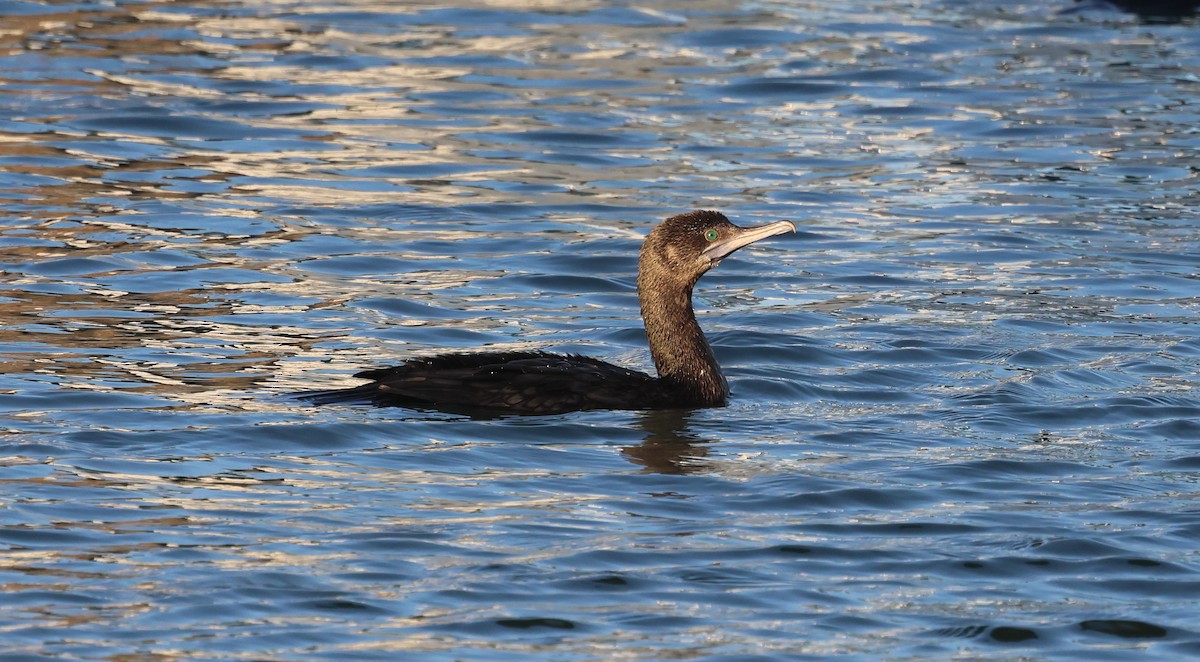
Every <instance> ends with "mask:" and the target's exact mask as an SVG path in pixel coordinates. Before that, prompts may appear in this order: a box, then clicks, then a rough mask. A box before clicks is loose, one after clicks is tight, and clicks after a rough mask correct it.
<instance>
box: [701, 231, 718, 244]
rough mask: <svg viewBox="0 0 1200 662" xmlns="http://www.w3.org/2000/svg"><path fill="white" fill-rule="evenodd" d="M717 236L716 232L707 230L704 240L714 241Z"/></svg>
mask: <svg viewBox="0 0 1200 662" xmlns="http://www.w3.org/2000/svg"><path fill="white" fill-rule="evenodd" d="M718 236H719V235H718V234H717V231H716V230H709V231H707V232H705V233H704V238H705V239H707V240H709V241H716V240H717V237H718Z"/></svg>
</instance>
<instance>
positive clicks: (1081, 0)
mask: <svg viewBox="0 0 1200 662" xmlns="http://www.w3.org/2000/svg"><path fill="white" fill-rule="evenodd" d="M1108 8H1113V9H1119V10H1121V11H1126V12H1129V13H1131V14H1137V15H1138V16H1139V17H1141V18H1144V19H1157V20H1167V21H1169V20H1180V19H1182V18H1184V17H1187V16H1192V15H1194V14H1195V13H1196V10H1197V9H1198V8H1200V0H1076V5H1075V6H1074V7H1072V8H1071V9H1069V10H1067V11H1068V12H1076V11H1081V10H1084V9H1108Z"/></svg>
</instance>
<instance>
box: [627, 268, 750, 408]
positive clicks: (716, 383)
mask: <svg viewBox="0 0 1200 662" xmlns="http://www.w3.org/2000/svg"><path fill="white" fill-rule="evenodd" d="M655 285H656V283H653V282H646V280H645V279H643V278H639V279H638V300H639V302H640V303H641V307H642V320H643V321H644V322H645V324H646V338H647V340H649V343H650V357H651V358H652V359H654V367H655V368H657V369H658V377H659V379H660V380H662V381H663V382H665V383H667V384H669V385H670V386H671V387H672V388H674V389H678V390H680V391H682V392H685V393H687V395H688V396H689V398H690V399H691V400H692V401H694V403H695V404H697V405H719V404H724V402H725V398H726V397H727V396H728V395H729V384H728V382H726V381H725V375H724V374H722V372H721V366H720V365H718V364H717V359H716V356H714V355H713V350H712V347H711V346H710V345H709V344H708V339H706V338H705V337H704V331H703V330H702V329H701V328H700V324H699V323H697V322H696V313H695V312H694V311H693V309H692V288H691V286H688V287H684V288H681V287H678V286H676V287H671V286H667V287H656V286H655Z"/></svg>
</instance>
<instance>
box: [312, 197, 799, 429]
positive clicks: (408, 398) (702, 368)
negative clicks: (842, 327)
mask: <svg viewBox="0 0 1200 662" xmlns="http://www.w3.org/2000/svg"><path fill="white" fill-rule="evenodd" d="M795 230H796V226H795V225H793V224H792V223H791V221H777V222H775V223H770V224H768V225H762V226H758V227H747V228H743V227H738V226H736V225H734V224H733V223H730V222H729V219H727V218H725V216H724V215H723V214H720V213H719V212H715V211H693V212H689V213H686V214H680V215H678V216H672V217H670V218H668V219H666V220H665V221H663V222H662V223H660V224H659V225H658V226H657V227H656V228H654V230H652V231H651V232H650V234H649V235H648V236H647V237H646V240H645V241H644V242H643V243H642V251H641V255H640V257H639V258H638V276H637V292H638V301H639V303H640V304H641V311H642V320H643V322H644V323H645V327H646V338H647V339H648V340H649V343H650V357H651V358H652V359H653V361H654V367H655V368H656V369H657V371H658V376H657V377H655V376H651V375H648V374H646V373H644V372H638V371H635V370H629V369H626V368H622V367H620V366H617V365H613V364H612V363H607V362H605V361H601V360H599V359H593V358H589V357H586V356H579V355H564V354H550V353H547V352H528V351H526V352H479V353H471V354H441V355H438V356H433V357H427V358H413V359H409V360H408V361H406V362H405V363H403V364H401V365H399V366H396V367H393V368H380V369H376V370H366V371H363V372H360V373H358V374H356V375H354V376H355V377H358V378H361V379H369V380H371V381H370V383H368V384H363V385H361V386H356V387H353V388H348V389H338V390H332V391H316V392H309V393H303V394H300V397H302V398H304V399H306V400H308V401H310V402H313V403H315V404H332V403H355V402H357V403H371V404H375V405H379V406H387V405H398V406H409V407H417V408H431V409H439V410H446V411H476V410H485V411H496V412H508V413H514V414H554V413H561V412H568V411H577V410H584V409H692V408H700V407H719V406H722V405H724V404H725V401H726V399H727V398H728V397H729V383H728V382H727V381H726V379H725V375H724V374H723V373H722V372H721V366H720V365H718V364H717V359H716V357H715V356H714V355H713V350H712V347H711V346H710V345H709V344H708V340H707V339H706V338H705V337H704V331H702V330H701V329H700V325H699V324H698V323H697V322H696V314H695V312H694V311H693V309H692V288H693V287H694V286H695V285H696V281H698V280H699V279H700V277H701V276H703V275H704V274H705V273H707V272H708V270H709V269H712V268H713V267H715V266H717V264H719V263H720V262H721V260H723V259H725V258H726V257H729V255H730V254H731V253H733V252H734V251H736V250H737V249H739V248H742V247H744V246H747V245H749V244H752V243H754V242H756V241H758V240H760V239H766V238H767V237H773V236H775V235H778V234H782V233H784V232H795Z"/></svg>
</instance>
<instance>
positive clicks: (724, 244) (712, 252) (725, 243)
mask: <svg viewBox="0 0 1200 662" xmlns="http://www.w3.org/2000/svg"><path fill="white" fill-rule="evenodd" d="M795 231H796V226H795V225H793V224H792V222H791V221H775V222H774V223H768V224H766V225H758V226H755V227H752V228H738V229H737V232H735V233H733V234H731V235H729V236H728V237H725V238H724V239H720V240H718V241H714V242H713V243H711V244H709V245H708V246H706V247H705V248H704V250H703V251H701V253H700V255H701V256H702V257H705V258H707V259H708V261H709V262H713V263H716V262H720V261H721V258H724V257H727V256H728V255H729V254H730V253H732V252H734V251H736V250H737V249H739V248H742V247H743V246H749V245H750V244H753V243H754V242H756V241H758V240H759V239H766V238H767V237H774V236H775V235H777V234H783V233H784V232H795Z"/></svg>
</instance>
